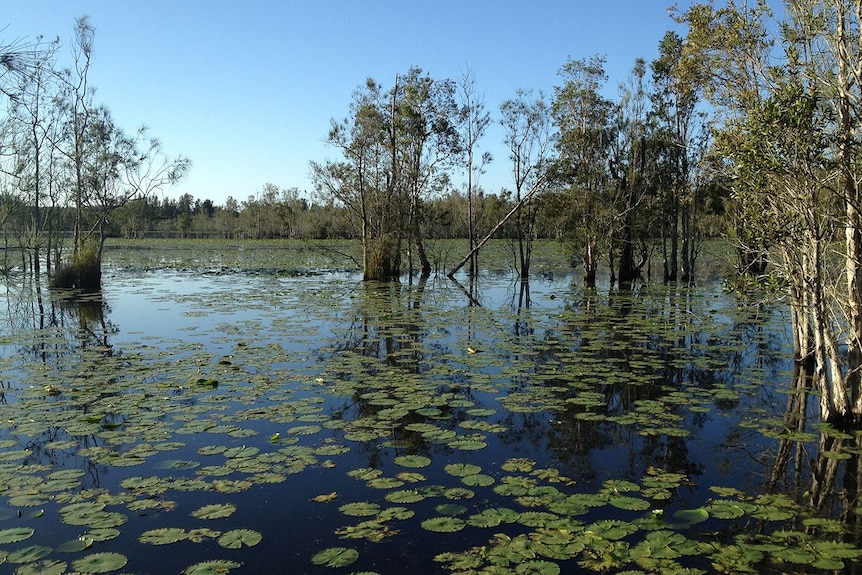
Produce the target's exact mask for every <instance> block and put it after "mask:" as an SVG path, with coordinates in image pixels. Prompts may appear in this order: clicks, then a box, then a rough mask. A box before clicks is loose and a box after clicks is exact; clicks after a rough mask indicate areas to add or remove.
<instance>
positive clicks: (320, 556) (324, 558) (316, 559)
mask: <svg viewBox="0 0 862 575" xmlns="http://www.w3.org/2000/svg"><path fill="white" fill-rule="evenodd" d="M357 559H359V551H357V550H356V549H351V548H349V547H329V548H328V549H324V550H322V551H318V552H317V553H315V554H314V555H313V556H312V558H311V562H312V563H314V564H315V565H322V566H324V567H347V566H348V565H350V564H352V563H354V562H355V561H356V560H357Z"/></svg>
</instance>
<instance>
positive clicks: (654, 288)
mask: <svg viewBox="0 0 862 575" xmlns="http://www.w3.org/2000/svg"><path fill="white" fill-rule="evenodd" d="M4 289H5V291H4V293H3V295H2V297H0V300H2V303H3V306H4V311H5V312H6V314H5V315H6V316H7V318H4V320H3V321H4V323H2V324H0V325H3V326H5V327H3V328H2V332H0V385H2V389H0V573H21V574H30V573H56V574H61V573H72V572H79V573H137V574H145V573H148V574H162V573H187V574H189V575H191V574H202V573H228V572H230V573H333V574H335V573H379V574H397V573H405V572H414V573H434V572H437V573H448V572H455V573H498V574H499V573H515V574H542V575H553V574H555V573H567V574H568V573H590V572H596V571H601V572H606V573H628V574H635V573H680V574H682V573H714V572H724V573H746V572H748V573H762V572H773V573H809V572H820V573H823V572H832V571H836V570H843V571H844V572H855V571H856V570H858V563H857V557H859V555H860V551H859V549H858V547H856V545H855V543H858V538H859V533H860V526H859V519H858V515H857V505H858V503H857V501H856V490H857V489H858V481H859V476H860V475H862V474H860V472H859V470H860V463H859V455H860V453H862V449H860V447H859V442H858V434H854V433H848V432H839V431H836V430H833V429H830V428H827V427H823V426H820V425H819V424H818V423H817V421H816V418H815V417H816V409H815V401H816V400H815V398H811V397H809V395H808V394H807V393H806V391H805V389H804V381H802V382H801V383H799V384H795V383H794V381H795V380H794V376H793V365H792V363H791V362H789V361H788V358H787V355H788V352H789V350H788V344H789V342H788V332H789V330H788V325H787V323H788V319H787V317H786V312H785V310H784V309H783V308H782V307H781V306H774V307H770V306H753V305H752V306H740V304H739V302H738V301H737V300H736V299H735V298H734V297H733V296H730V295H727V294H725V293H723V292H722V290H721V287H720V285H719V284H718V283H707V284H704V285H702V286H699V287H697V288H693V289H688V290H686V289H680V288H676V287H674V288H668V287H665V286H659V285H651V286H646V287H642V288H640V289H639V290H638V291H637V292H636V293H623V292H616V291H614V292H610V293H609V292H608V290H599V291H598V292H597V293H591V292H585V291H584V290H583V289H582V288H581V287H580V282H579V280H577V279H575V278H573V277H571V276H569V275H566V274H556V275H555V274H550V273H549V274H545V275H543V276H541V277H536V278H535V279H534V280H532V281H531V283H530V285H529V293H526V292H524V291H522V288H521V286H520V284H518V283H513V281H512V278H511V276H510V275H509V274H484V275H483V276H481V277H480V278H479V280H478V283H477V286H474V287H473V288H471V289H467V288H465V287H464V286H462V285H460V284H458V283H456V282H452V281H449V280H447V279H443V278H432V279H430V280H429V281H427V282H425V283H420V284H413V285H409V284H408V283H407V282H404V283H402V284H392V285H384V284H364V283H363V282H361V281H360V279H359V277H358V276H356V275H354V274H351V273H344V272H328V273H322V274H310V275H289V276H286V275H281V274H278V273H271V271H270V273H249V271H248V270H245V271H242V272H240V271H231V270H225V269H221V268H219V269H216V270H206V269H203V268H201V269H184V270H177V269H166V268H161V269H155V270H152V269H151V270H142V269H140V268H133V267H126V266H125V265H122V266H120V265H117V266H115V267H109V268H108V270H107V271H106V274H105V279H104V289H103V291H102V293H101V294H99V295H97V296H88V297H74V298H73V297H61V296H60V295H58V294H51V293H50V292H49V291H48V290H47V289H46V288H44V287H41V288H39V286H37V285H35V284H33V283H32V282H28V281H26V280H25V279H23V278H20V277H19V278H15V277H13V278H10V279H9V280H8V281H7V282H6V284H5V285H4Z"/></svg>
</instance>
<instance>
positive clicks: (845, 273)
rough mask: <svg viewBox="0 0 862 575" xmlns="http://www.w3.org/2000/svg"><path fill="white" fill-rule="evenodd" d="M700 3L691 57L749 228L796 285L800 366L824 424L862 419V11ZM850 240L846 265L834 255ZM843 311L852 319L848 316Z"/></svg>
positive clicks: (807, 2)
mask: <svg viewBox="0 0 862 575" xmlns="http://www.w3.org/2000/svg"><path fill="white" fill-rule="evenodd" d="M782 9H783V10H782V11H783V13H784V15H785V17H784V18H783V19H782V20H781V21H777V20H776V18H775V17H774V16H773V14H772V12H771V11H770V9H769V7H768V6H767V4H766V3H765V2H761V3H758V5H757V6H755V7H748V6H747V5H744V4H743V5H739V4H737V3H736V2H734V1H732V0H731V1H729V2H728V3H727V5H726V6H725V7H723V8H720V9H716V8H715V7H714V6H712V5H711V4H710V5H708V4H696V5H694V6H692V7H691V8H690V9H689V10H688V11H686V12H685V13H683V14H681V19H682V20H684V21H685V22H686V23H688V25H689V35H688V38H687V50H688V52H689V57H690V58H692V60H693V61H697V62H700V63H701V64H702V65H703V70H704V72H705V73H707V74H709V77H710V79H711V80H712V81H711V82H710V84H709V87H710V91H709V93H708V94H709V95H710V96H711V100H712V102H713V104H714V105H716V106H717V107H718V108H719V110H720V111H721V112H722V113H723V120H724V124H723V126H722V129H721V131H720V133H719V136H718V141H717V143H718V146H719V148H718V149H719V151H720V152H722V153H723V154H724V156H725V157H726V159H727V160H728V161H727V162H726V163H727V167H728V169H729V170H730V174H731V176H732V178H733V179H732V180H731V182H732V183H731V186H732V191H733V194H734V199H735V200H736V201H737V202H739V203H740V204H741V205H742V206H743V207H744V210H741V211H740V216H741V217H740V220H739V226H740V228H742V229H743V230H744V232H745V233H746V234H747V236H746V237H751V238H753V239H754V240H755V241H756V242H757V246H758V247H759V248H761V249H764V250H766V253H767V257H768V258H769V262H770V263H771V264H773V263H774V264H775V265H776V266H777V268H776V269H777V271H778V272H779V273H780V274H781V276H782V277H783V279H785V280H786V283H787V286H788V295H789V299H790V303H791V317H792V321H793V326H794V330H793V333H794V344H795V353H796V356H797V359H799V360H800V361H801V360H809V359H810V360H811V362H812V363H813V365H814V370H813V374H812V381H813V384H814V386H815V388H816V389H817V390H818V392H819V394H820V412H821V416H822V418H823V419H825V420H838V421H847V420H859V419H860V418H862V385H860V369H862V264H860V258H862V232H860V225H862V222H860V213H859V210H860V199H862V198H860V189H859V186H860V178H859V174H860V167H862V166H860V162H859V157H858V149H859V145H860V143H862V142H860V137H862V136H860V134H862V130H860V127H862V116H860V114H862V112H860V103H862V71H860V69H859V66H858V63H859V62H860V59H862V53H860V46H862V30H860V28H862V3H860V2H859V0H853V1H850V0H825V1H824V0H821V1H815V0H787V1H785V2H783V5H782ZM842 233H843V236H844V242H843V249H842V250H841V252H840V258H839V260H840V263H839V264H838V265H836V263H835V262H836V257H835V255H834V254H833V249H834V246H835V240H836V239H837V237H838V236H839V235H840V234H842ZM840 312H843V313H840Z"/></svg>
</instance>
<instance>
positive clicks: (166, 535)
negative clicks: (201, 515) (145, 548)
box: [138, 527, 189, 545]
mask: <svg viewBox="0 0 862 575" xmlns="http://www.w3.org/2000/svg"><path fill="white" fill-rule="evenodd" d="M188 536H189V534H188V533H187V532H186V530H185V529H182V528H179V527H163V528H161V529H151V530H150V531H144V532H143V533H141V535H140V536H139V537H138V541H140V542H141V543H149V544H151V545H169V544H171V543H176V542H177V541H183V540H185V539H188Z"/></svg>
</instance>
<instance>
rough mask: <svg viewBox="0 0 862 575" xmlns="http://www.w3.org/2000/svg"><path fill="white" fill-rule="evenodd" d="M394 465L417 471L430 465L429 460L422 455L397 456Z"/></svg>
mask: <svg viewBox="0 0 862 575" xmlns="http://www.w3.org/2000/svg"><path fill="white" fill-rule="evenodd" d="M393 461H394V462H395V464H396V465H400V466H401V467H410V468H414V469H419V468H422V467H428V466H429V465H431V458H430V457H425V456H424V455H399V456H398V457H396V458H395V459H394V460H393Z"/></svg>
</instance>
